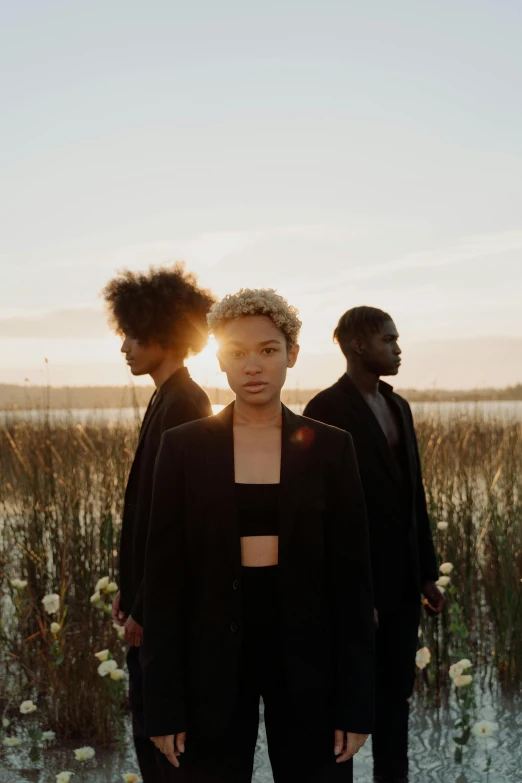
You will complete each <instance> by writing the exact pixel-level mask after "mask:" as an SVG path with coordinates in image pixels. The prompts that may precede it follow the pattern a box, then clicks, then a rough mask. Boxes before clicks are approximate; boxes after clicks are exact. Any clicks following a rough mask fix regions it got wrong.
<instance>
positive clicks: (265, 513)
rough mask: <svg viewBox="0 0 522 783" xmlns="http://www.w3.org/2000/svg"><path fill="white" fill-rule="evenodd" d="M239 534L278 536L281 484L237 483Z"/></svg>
mask: <svg viewBox="0 0 522 783" xmlns="http://www.w3.org/2000/svg"><path fill="white" fill-rule="evenodd" d="M236 499H237V516H238V520H239V535H240V536H241V537H243V536H277V535H278V531H279V484H237V483H236Z"/></svg>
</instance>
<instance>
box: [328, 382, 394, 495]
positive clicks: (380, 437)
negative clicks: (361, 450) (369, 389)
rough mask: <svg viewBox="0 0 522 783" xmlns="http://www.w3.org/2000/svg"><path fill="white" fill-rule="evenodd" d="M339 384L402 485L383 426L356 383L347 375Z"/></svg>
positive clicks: (378, 450) (386, 464) (390, 469)
mask: <svg viewBox="0 0 522 783" xmlns="http://www.w3.org/2000/svg"><path fill="white" fill-rule="evenodd" d="M338 383H339V385H340V386H341V387H342V388H343V389H344V391H345V392H346V393H347V394H348V397H349V399H350V402H351V404H352V406H353V408H354V410H355V412H356V414H357V417H358V418H359V420H360V421H361V425H362V427H363V428H364V429H365V430H366V431H367V432H368V433H370V435H371V438H372V442H373V443H374V444H375V448H376V450H377V452H378V454H379V456H380V458H381V459H382V461H383V463H384V464H385V466H386V468H387V469H388V471H389V472H390V473H391V474H392V476H393V477H394V479H395V480H396V481H397V482H398V483H400V481H401V475H400V472H399V469H398V467H397V465H396V464H395V460H394V459H393V455H392V453H391V449H390V446H389V444H388V441H387V440H386V435H385V434H384V432H383V429H382V427H381V425H380V424H379V422H378V421H377V418H376V416H375V415H374V413H373V412H372V409H371V408H370V406H369V405H368V403H367V402H366V401H365V399H364V397H363V396H362V394H361V393H360V391H359V389H358V388H357V387H356V386H355V384H354V383H352V381H351V380H350V378H349V377H348V376H347V375H343V377H342V378H340V379H339V381H338Z"/></svg>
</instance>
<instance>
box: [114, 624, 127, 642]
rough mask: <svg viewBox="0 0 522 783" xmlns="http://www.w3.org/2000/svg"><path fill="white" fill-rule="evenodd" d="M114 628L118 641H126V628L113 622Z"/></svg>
mask: <svg viewBox="0 0 522 783" xmlns="http://www.w3.org/2000/svg"><path fill="white" fill-rule="evenodd" d="M112 627H113V628H114V630H115V631H116V633H117V634H118V639H121V641H123V640H124V639H125V627H124V626H123V625H118V623H116V622H113V624H112Z"/></svg>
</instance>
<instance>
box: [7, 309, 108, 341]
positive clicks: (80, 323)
mask: <svg viewBox="0 0 522 783" xmlns="http://www.w3.org/2000/svg"><path fill="white" fill-rule="evenodd" d="M109 334H110V331H109V328H108V326H107V319H106V318H105V315H104V313H103V311H102V310H99V309H98V310H96V309H94V308H92V309H87V308H78V309H69V310H52V311H50V312H47V313H42V314H39V315H36V316H27V315H24V316H12V317H10V318H5V317H4V318H0V338H17V339H19V338H22V339H23V338H45V339H62V338H75V339H79V338H96V337H107V336H108V335H109Z"/></svg>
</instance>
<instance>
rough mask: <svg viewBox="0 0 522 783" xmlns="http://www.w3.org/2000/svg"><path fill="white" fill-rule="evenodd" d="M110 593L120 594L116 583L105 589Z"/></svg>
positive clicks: (110, 583) (111, 583)
mask: <svg viewBox="0 0 522 783" xmlns="http://www.w3.org/2000/svg"><path fill="white" fill-rule="evenodd" d="M105 589H106V591H107V592H108V593H117V592H118V585H117V584H116V582H109V584H108V585H107V587H106V588H105Z"/></svg>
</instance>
